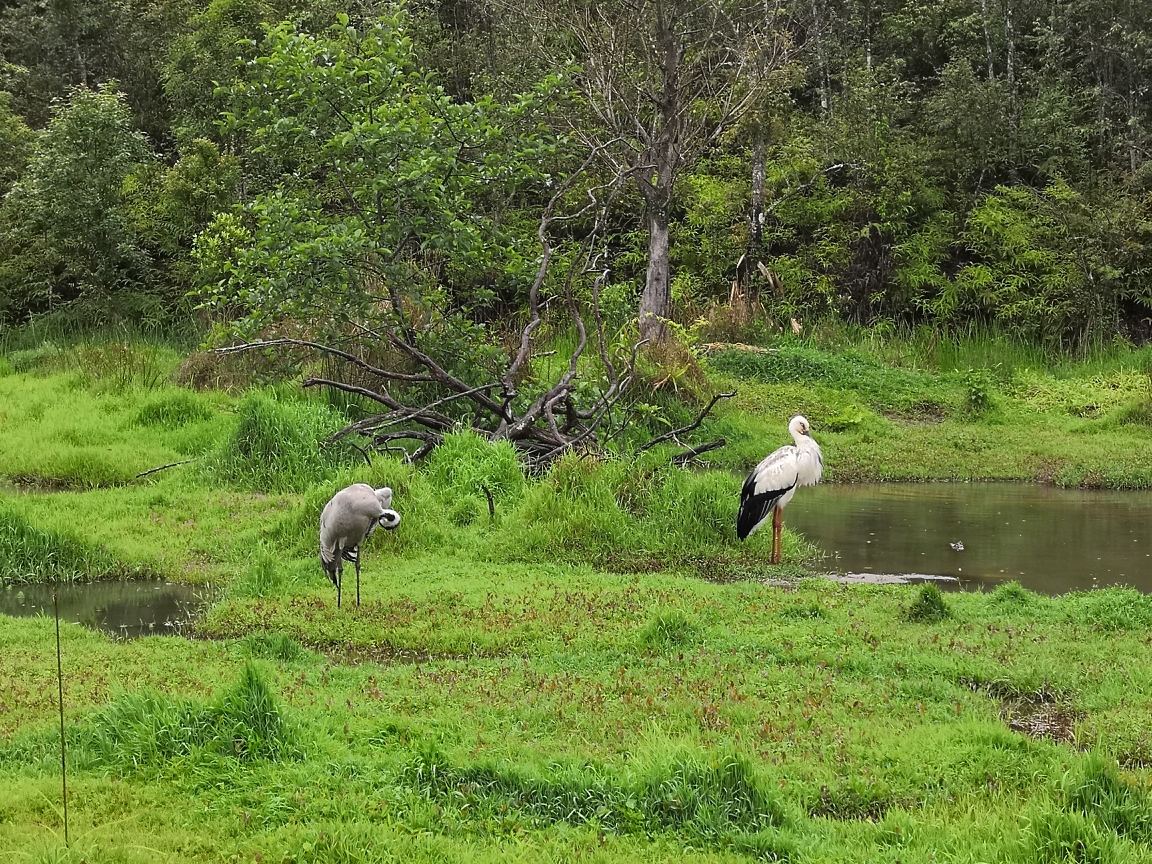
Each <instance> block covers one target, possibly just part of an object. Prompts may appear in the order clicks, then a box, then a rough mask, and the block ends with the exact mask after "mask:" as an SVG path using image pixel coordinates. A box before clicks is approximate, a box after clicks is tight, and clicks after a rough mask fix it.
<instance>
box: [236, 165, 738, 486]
mask: <svg viewBox="0 0 1152 864" xmlns="http://www.w3.org/2000/svg"><path fill="white" fill-rule="evenodd" d="M598 156H599V153H598V151H593V152H592V153H591V154H589V156H588V158H587V159H586V160H585V162H584V164H583V165H582V166H581V167H580V169H579V170H578V171H576V172H574V173H573V174H572V175H571V176H570V177H569V178H568V179H567V180H566V181H565V182H564V183H563V184H562V185H561V186H560V188H559V189H558V190H557V192H556V193H555V194H554V195H553V196H552V198H551V200H550V201H549V202H548V205H547V206H546V207H545V209H544V212H543V214H542V216H541V219H540V223H539V228H538V230H537V232H536V236H537V239H538V241H539V243H540V249H541V252H540V256H539V265H538V267H537V269H536V273H535V278H534V280H533V281H532V283H531V286H530V288H529V290H528V296H527V308H526V320H524V321H523V323H522V326H521V327H520V328H519V333H518V335H517V338H516V339H515V341H514V343H513V345H514V350H509V351H508V352H507V354H506V355H505V357H504V360H503V362H502V363H501V364H500V365H501V368H500V369H499V370H498V372H496V373H493V372H492V370H490V369H489V370H484V369H481V368H478V367H477V366H476V365H473V366H472V368H470V369H467V370H465V371H460V369H459V368H458V367H459V366H460V365H461V364H460V363H458V362H454V358H451V357H446V356H444V354H445V351H446V349H445V346H446V345H449V346H451V345H452V344H453V343H452V339H451V338H450V337H451V334H450V333H446V332H444V331H443V329H442V328H441V329H440V330H438V329H436V327H435V326H429V325H427V324H422V323H419V322H417V321H416V320H415V316H414V315H413V314H412V311H411V306H412V303H411V302H410V298H407V297H405V296H403V295H402V294H401V293H399V292H397V291H392V290H389V291H388V292H387V293H386V294H384V295H383V296H384V298H385V299H384V302H383V303H382V304H381V306H380V313H379V314H377V315H376V316H374V317H373V318H372V319H371V320H362V319H349V320H347V321H345V322H344V331H345V333H346V334H347V338H346V339H345V340H343V341H342V342H341V343H340V344H332V343H330V342H327V341H325V342H320V341H313V340H310V339H302V338H287V337H286V338H275V339H265V340H260V341H252V342H245V343H243V344H239V345H233V346H229V347H226V348H220V349H217V350H218V351H219V353H221V354H226V355H227V354H235V353H238V352H245V351H253V350H269V349H294V350H300V349H303V350H305V351H308V352H313V353H315V354H316V355H320V356H323V357H325V358H328V359H329V360H330V361H332V362H331V363H330V364H329V368H331V369H333V370H336V372H335V373H334V374H332V375H329V376H324V377H322V376H315V375H314V376H310V377H307V378H305V379H304V381H303V386H304V387H306V388H312V387H321V388H328V389H331V390H334V391H340V392H342V393H346V394H349V395H351V396H353V397H358V398H359V399H363V400H366V401H367V402H369V403H371V404H375V405H378V406H380V408H381V410H379V411H378V412H376V413H369V414H367V415H366V416H364V417H362V418H360V419H357V420H355V421H354V422H352V423H349V424H348V425H347V426H345V427H344V428H343V429H341V430H339V431H338V432H337V433H335V434H334V435H333V436H331V438H330V439H329V443H334V442H336V441H340V440H345V439H348V441H349V443H352V440H351V439H353V438H354V439H356V441H357V442H358V443H354V444H353V446H355V447H356V449H358V450H360V452H361V453H363V454H364V455H365V458H367V453H368V451H370V450H375V451H378V452H397V453H400V454H402V455H403V457H404V458H405V459H406V460H408V461H413V460H416V459H419V458H421V457H423V456H425V455H426V454H428V453H429V452H430V451H431V450H432V449H433V448H435V447H436V446H437V445H438V444H439V443H441V442H442V441H443V437H444V435H445V433H447V432H450V431H452V430H453V429H457V428H462V427H467V428H471V429H473V430H475V431H476V432H477V433H479V434H481V435H483V436H485V437H487V438H489V439H490V440H493V441H500V440H506V441H509V442H511V443H512V444H513V445H515V446H516V448H517V449H518V450H520V451H521V453H522V454H523V455H524V457H525V459H526V460H527V461H528V462H529V463H530V464H533V465H537V466H539V465H546V464H547V463H549V462H551V461H552V460H553V459H555V458H557V457H558V456H560V455H562V454H563V453H565V452H567V451H569V450H572V449H577V448H583V449H598V448H601V447H603V445H604V444H605V441H606V438H607V436H608V434H609V432H608V430H610V429H611V430H614V431H613V433H612V434H619V431H620V430H621V429H622V428H624V427H625V426H627V425H628V419H627V417H625V416H621V415H623V414H626V413H627V409H628V407H629V404H630V401H629V400H630V398H631V397H632V396H633V391H634V389H635V385H636V381H637V360H638V357H639V354H640V352H641V350H642V348H643V346H644V340H639V339H636V340H635V341H630V340H627V339H626V337H625V336H623V334H617V336H616V337H615V338H610V337H609V335H608V334H607V332H606V327H605V320H604V314H603V310H602V309H601V302H600V295H601V290H602V288H603V286H604V284H605V280H606V279H607V278H608V275H609V269H608V267H607V265H606V264H605V262H604V261H603V253H602V252H599V251H598V249H599V248H600V247H601V246H602V243H603V241H602V234H603V230H604V225H605V221H606V219H607V215H608V212H609V208H610V206H611V204H612V201H613V199H614V198H615V196H616V194H617V193H618V192H619V190H620V188H621V186H622V184H623V182H624V181H625V180H626V179H627V176H628V175H627V174H621V175H618V176H617V177H615V178H614V179H613V180H612V181H611V182H609V183H607V184H601V185H598V186H588V187H586V188H583V189H582V190H581V199H582V200H581V201H580V203H579V206H576V207H574V208H571V209H570V210H568V211H567V212H563V213H562V212H560V211H561V208H562V206H563V205H564V203H565V202H566V201H567V199H568V198H569V197H571V196H572V195H573V190H574V188H575V186H576V184H577V182H578V181H579V180H581V179H582V178H584V177H585V176H586V175H587V173H588V171H589V169H590V167H591V166H592V165H593V163H594V162H595V161H596V160H597V158H598ZM565 223H567V225H568V226H570V225H572V224H579V223H583V224H588V225H590V227H588V229H587V230H586V232H585V234H584V236H583V239H582V240H581V241H580V242H579V244H578V246H576V248H575V251H573V250H572V249H571V248H570V249H568V250H567V251H568V253H569V254H568V256H567V260H566V261H565V262H564V271H563V274H562V275H560V276H559V277H557V276H556V275H555V274H553V273H552V272H551V271H552V268H553V266H554V260H555V257H556V256H555V254H554V252H555V250H554V245H553V240H552V236H551V235H552V232H554V231H555V230H556V228H557V227H558V226H560V225H561V224H565ZM578 286H579V287H580V288H582V289H583V290H578ZM546 290H549V291H550V296H549V297H548V298H547V300H545V299H544V294H545V292H546ZM546 303H561V304H563V308H564V312H563V316H561V315H559V314H557V313H556V312H551V313H550V314H551V317H552V323H554V324H557V323H561V317H563V319H566V320H563V321H562V323H563V324H565V325H566V326H567V327H569V328H570V329H571V332H572V333H574V334H575V337H576V342H575V345H574V347H573V348H572V349H571V351H570V352H569V356H568V358H567V362H566V363H564V364H562V365H561V368H560V370H559V371H558V372H557V373H556V374H554V375H553V376H552V377H551V379H550V380H549V379H544V378H542V377H541V376H540V374H539V372H538V371H537V370H535V369H533V368H531V367H532V366H533V363H532V361H533V359H534V358H538V357H544V356H546V355H553V354H555V352H554V351H548V352H541V351H538V346H537V339H538V337H539V334H540V331H541V328H542V325H543V324H544V323H545V309H544V307H545V304H546ZM436 320H439V321H441V322H442V321H443V320H444V319H443V318H439V319H436ZM380 356H384V357H388V358H390V362H388V363H383V362H381V361H379V360H376V359H375V358H376V357H380ZM485 371H487V373H488V374H487V376H486V377H484V376H482V375H481V373H482V372H485ZM732 395H735V394H733V393H723V394H718V395H716V396H715V397H714V398H713V399H712V400H711V401H710V402H709V403H708V405H707V406H706V407H705V408H704V409H703V410H702V411H701V412H700V414H699V416H698V417H697V418H696V419H695V420H694V421H693V422H692V423H690V424H688V425H686V426H684V427H682V428H680V429H676V430H673V431H671V432H668V433H665V434H664V435H661V436H659V437H657V438H654V439H652V440H651V441H649V442H647V443H646V444H644V445H643V446H642V447H641V449H647V447H649V446H653V445H655V444H657V443H661V442H663V441H666V440H673V441H676V443H678V444H680V443H681V442H680V441H679V438H678V436H679V435H683V434H686V433H688V432H691V431H693V430H695V429H696V428H698V427H699V426H700V424H701V422H702V421H703V420H704V418H705V417H706V416H707V415H708V414H709V413H710V412H711V410H712V409H713V407H714V406H715V405H716V403H717V401H719V400H720V399H724V398H728V397H730V396H732ZM682 446H683V447H685V448H687V449H686V450H685V452H684V453H681V454H678V455H677V456H676V457H674V459H677V460H679V461H680V462H685V461H688V460H690V459H692V458H694V457H695V456H696V455H698V454H699V453H704V452H708V451H709V450H714V449H716V447H718V446H721V443H719V442H712V443H710V444H708V445H704V446H703V447H696V448H692V447H689V445H687V444H682Z"/></svg>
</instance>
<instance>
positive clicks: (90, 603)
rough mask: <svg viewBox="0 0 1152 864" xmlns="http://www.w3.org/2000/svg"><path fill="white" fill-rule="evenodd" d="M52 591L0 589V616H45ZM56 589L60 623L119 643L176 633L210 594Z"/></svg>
mask: <svg viewBox="0 0 1152 864" xmlns="http://www.w3.org/2000/svg"><path fill="white" fill-rule="evenodd" d="M53 588H54V586H53V585H51V584H38V585H9V586H6V587H0V614H3V615H13V616H16V617H31V616H35V615H48V616H51V615H52V591H53ZM58 590H59V598H60V620H62V621H73V622H75V623H77V624H83V625H84V626H85V627H92V628H94V629H96V630H102V631H104V632H105V633H110V634H112V635H113V636H117V637H119V638H123V639H131V638H134V637H137V636H148V635H152V634H162V633H180V632H182V630H183V628H184V627H185V626H186V625H187V624H188V623H189V622H190V621H191V620H192V619H193V618H194V617H195V616H196V614H197V613H198V612H199V611H200V610H201V609H203V608H204V606H206V605H207V604H208V602H209V601H210V600H211V599H212V597H213V596H214V595H215V593H216V592H215V590H214V589H213V588H212V587H210V586H205V585H184V584H181V583H179V582H156V581H152V580H134V581H126V582H88V583H74V582H65V583H62V584H61V585H60V586H59V589H58Z"/></svg>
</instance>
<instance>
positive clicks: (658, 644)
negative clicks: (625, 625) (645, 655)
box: [638, 609, 698, 651]
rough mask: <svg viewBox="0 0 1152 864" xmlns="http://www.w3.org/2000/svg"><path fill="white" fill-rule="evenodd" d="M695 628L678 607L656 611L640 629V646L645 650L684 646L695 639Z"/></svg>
mask: <svg viewBox="0 0 1152 864" xmlns="http://www.w3.org/2000/svg"><path fill="white" fill-rule="evenodd" d="M697 635H698V634H697V629H696V625H694V624H693V623H692V622H691V621H690V620H689V619H688V616H687V615H685V614H684V613H683V612H681V611H680V610H679V609H664V610H661V611H659V612H657V613H656V614H655V615H653V616H652V618H651V619H650V620H649V621H648V623H647V624H645V625H644V627H643V629H641V631H640V636H639V639H638V641H639V643H640V647H641V648H643V649H645V650H647V651H667V650H671V649H676V648H685V647H687V646H688V645H691V644H692V643H693V642H695V641H696V639H697Z"/></svg>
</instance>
